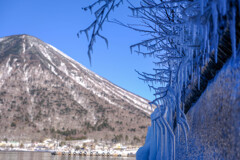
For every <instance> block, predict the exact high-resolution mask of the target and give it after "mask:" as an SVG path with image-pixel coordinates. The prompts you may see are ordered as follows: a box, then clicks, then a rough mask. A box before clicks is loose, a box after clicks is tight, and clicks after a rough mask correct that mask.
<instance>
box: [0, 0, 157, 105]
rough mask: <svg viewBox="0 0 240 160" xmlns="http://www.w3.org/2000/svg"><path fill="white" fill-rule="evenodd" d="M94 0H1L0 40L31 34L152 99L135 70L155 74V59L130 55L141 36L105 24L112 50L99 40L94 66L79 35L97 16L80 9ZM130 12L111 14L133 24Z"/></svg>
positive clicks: (101, 74)
mask: <svg viewBox="0 0 240 160" xmlns="http://www.w3.org/2000/svg"><path fill="white" fill-rule="evenodd" d="M91 2H92V0H71V1H67V0H0V22H1V23H0V37H4V36H9V35H14V34H29V35H32V36H35V37H38V38H39V39H41V40H43V41H44V42H46V43H49V44H51V45H53V46H55V47H56V48H58V49H59V50H61V51H63V52H64V53H65V54H67V55H68V56H70V57H72V58H73V59H75V60H76V61H78V62H79V63H81V64H83V65H84V66H85V67H87V68H88V69H90V70H92V71H93V72H95V73H97V74H98V75H100V76H102V77H104V78H106V79H108V80H109V81H111V82H113V83H114V84H117V85H118V86H120V87H122V88H124V89H126V90H128V91H131V92H133V93H135V94H137V95H140V96H142V97H144V98H147V99H149V100H153V98H154V97H153V96H152V93H151V92H150V91H149V88H148V87H147V84H145V83H144V82H143V81H141V80H139V79H138V74H137V73H136V72H135V71H134V70H135V69H136V70H138V71H144V72H152V68H153V67H154V66H153V63H152V61H153V59H151V58H148V57H147V58H144V57H143V56H141V55H137V54H136V53H133V54H131V53H130V49H129V46H130V45H131V44H134V43H137V42H139V41H141V40H142V39H144V36H142V35H141V33H138V32H134V31H132V30H130V29H128V28H124V27H122V26H119V25H116V24H113V23H106V24H105V25H104V27H103V31H102V35H104V36H105V37H107V38H108V41H109V47H108V48H107V47H106V44H105V42H104V41H103V40H101V39H97V43H96V44H95V45H94V48H93V51H94V53H93V55H92V66H90V63H89V59H88V56H87V45H88V42H87V39H86V37H85V35H82V36H81V37H80V39H78V38H77V36H76V34H77V32H78V31H79V30H80V29H84V28H85V27H87V26H88V25H89V24H90V23H91V21H92V20H93V19H94V16H92V15H91V13H89V12H84V11H83V10H82V9H81V8H82V7H84V6H87V5H89V4H90V3H91ZM128 15H131V12H130V11H129V10H128V9H127V6H126V5H124V6H122V7H121V8H119V9H118V10H115V12H114V13H113V14H112V16H111V17H112V18H113V17H114V18H117V19H119V20H121V21H123V22H126V23H131V22H132V19H131V18H129V16H128Z"/></svg>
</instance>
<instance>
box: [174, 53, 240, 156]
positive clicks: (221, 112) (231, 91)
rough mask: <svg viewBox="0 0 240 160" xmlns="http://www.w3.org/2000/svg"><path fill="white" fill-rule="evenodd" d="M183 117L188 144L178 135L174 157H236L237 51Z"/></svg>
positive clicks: (239, 129) (239, 107)
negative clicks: (187, 126) (186, 127)
mask: <svg viewBox="0 0 240 160" xmlns="http://www.w3.org/2000/svg"><path fill="white" fill-rule="evenodd" d="M187 117H188V123H189V125H190V131H189V132H188V148H187V149H186V144H185V141H184V138H183V137H181V138H180V141H179V142H178V143H177V157H176V159H184V160H185V159H204V160H206V159H207V160H208V159H209V160H212V159H227V160H235V159H240V56H239V55H238V57H237V59H236V60H235V61H234V60H232V59H230V60H229V62H228V63H226V64H225V66H224V67H223V69H222V70H221V71H220V72H219V73H218V74H217V76H216V77H215V78H214V80H213V81H212V82H210V83H209V84H208V87H207V89H206V90H205V91H204V92H203V94H202V95H201V97H200V98H199V100H198V101H197V102H196V104H195V105H194V106H193V107H192V108H191V109H190V110H189V112H188V113H187ZM182 135H183V134H182Z"/></svg>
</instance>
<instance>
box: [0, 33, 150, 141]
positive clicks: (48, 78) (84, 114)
mask: <svg viewBox="0 0 240 160" xmlns="http://www.w3.org/2000/svg"><path fill="white" fill-rule="evenodd" d="M0 95H1V98H0V108H1V112H0V119H2V120H1V121H0V125H1V126H5V127H9V126H10V129H8V130H4V127H1V129H0V133H4V135H7V134H9V133H6V132H8V131H9V132H12V133H13V134H12V135H13V136H14V137H15V138H16V136H17V135H19V133H20V132H21V133H23V135H25V136H23V137H25V138H27V137H28V136H29V135H27V133H28V132H33V134H32V136H36V135H38V134H40V133H41V135H39V136H40V137H42V136H44V135H48V136H50V137H52V136H54V135H55V136H56V135H58V136H61V137H66V134H67V135H68V136H73V137H78V136H86V135H84V133H86V132H89V134H88V135H87V136H88V137H89V138H93V137H96V138H110V137H112V138H114V135H119V134H121V135H122V136H125V135H130V137H132V138H133V137H134V136H138V137H141V136H144V135H145V134H146V128H147V127H146V126H147V125H148V124H149V123H150V120H149V114H150V113H151V109H150V108H149V105H148V101H147V100H146V99H144V98H141V97H139V96H137V95H135V94H133V93H130V92H128V91H126V90H124V89H122V88H121V87H119V86H116V85H114V84H112V83H111V82H109V81H108V80H106V79H104V78H102V77H100V76H98V75H97V74H95V73H93V72H92V71H90V70H88V69H87V68H85V67H84V66H82V65H81V64H79V63H78V62H76V61H75V60H73V59H71V58H70V57H68V56H67V55H66V54H64V53H63V52H61V51H59V50H58V49H56V48H55V47H53V46H51V45H50V44H47V43H44V42H43V41H41V40H39V39H38V38H36V37H33V36H29V35H25V34H23V35H14V36H8V37H4V38H1V39H0ZM134 119H137V120H134ZM11 123H15V124H16V126H17V127H15V128H11V125H10V124H11ZM26 124H27V126H26ZM22 128H25V129H24V130H23V129H22ZM36 131H37V132H36ZM69 131H72V132H69ZM106 131H108V132H109V133H108V132H106ZM100 132H101V133H107V134H109V135H108V136H106V135H104V134H99V133H100ZM0 135H1V134H0ZM1 136H2V135H1ZM30 138H31V136H30ZM140 139H141V138H140ZM135 140H136V138H135Z"/></svg>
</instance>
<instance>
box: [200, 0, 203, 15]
mask: <svg viewBox="0 0 240 160" xmlns="http://www.w3.org/2000/svg"><path fill="white" fill-rule="evenodd" d="M203 3H204V0H200V7H201V15H203V8H204V4H203Z"/></svg>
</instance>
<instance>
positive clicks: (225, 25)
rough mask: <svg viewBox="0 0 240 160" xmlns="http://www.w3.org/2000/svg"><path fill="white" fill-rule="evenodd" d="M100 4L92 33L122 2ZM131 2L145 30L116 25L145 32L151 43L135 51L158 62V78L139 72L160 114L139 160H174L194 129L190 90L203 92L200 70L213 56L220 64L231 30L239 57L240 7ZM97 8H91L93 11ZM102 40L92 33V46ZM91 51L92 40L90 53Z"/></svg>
mask: <svg viewBox="0 0 240 160" xmlns="http://www.w3.org/2000/svg"><path fill="white" fill-rule="evenodd" d="M97 2H98V3H99V4H101V3H103V5H100V6H101V7H100V9H98V10H97V11H96V12H95V16H96V21H94V23H93V24H91V25H90V26H89V27H88V28H87V29H86V30H84V31H85V32H87V33H88V32H89V30H90V29H92V28H93V30H95V27H93V26H95V25H97V24H98V25H97V26H98V27H99V28H101V27H102V24H103V23H102V21H101V20H102V19H101V18H99V17H98V16H102V17H104V15H106V14H105V13H100V12H99V11H105V9H106V8H107V6H108V8H109V6H114V4H118V3H119V2H120V0H108V1H101V0H98V1H97ZM97 2H96V3H97ZM121 2H122V1H121ZM128 2H129V5H130V9H131V10H132V13H133V16H134V17H135V18H137V19H139V20H140V23H141V24H140V25H139V26H140V27H139V28H136V27H135V26H133V25H127V24H123V23H120V22H118V21H117V23H119V24H120V25H123V26H126V27H129V28H131V29H134V30H136V31H140V32H144V33H145V34H146V36H145V37H146V39H145V40H143V41H142V42H139V43H136V44H134V45H132V46H131V47H130V48H131V50H133V49H136V50H135V52H137V53H140V54H143V55H144V56H146V55H149V56H154V57H155V58H156V62H155V64H156V68H154V69H153V70H154V73H152V74H150V73H140V72H138V73H139V75H140V79H142V80H144V81H146V82H147V83H149V88H150V89H151V90H154V92H155V93H154V95H155V97H156V98H155V100H153V101H152V102H151V103H150V105H153V106H155V107H157V108H156V109H155V111H154V112H153V113H152V115H151V121H152V126H151V127H150V128H149V129H148V134H147V138H146V143H145V145H144V146H143V147H142V148H140V149H139V151H138V153H137V159H144V160H145V159H151V160H152V159H171V160H173V159H175V143H177V141H178V139H179V133H180V129H181V130H182V131H183V132H182V133H184V136H185V140H186V142H187V131H188V130H189V126H188V123H187V119H186V116H185V113H184V110H185V109H184V103H185V90H186V88H187V86H188V85H189V84H190V83H191V82H197V83H198V89H200V88H201V85H200V79H201V70H202V68H203V67H204V66H205V65H206V64H207V63H208V62H209V59H210V56H211V55H212V54H214V58H215V63H218V46H219V39H220V38H221V36H222V35H223V33H225V32H226V30H229V31H230V37H231V43H232V54H233V57H234V58H235V57H236V54H237V52H236V51H237V50H238V49H239V46H240V45H239V44H236V43H237V41H236V17H237V14H238V13H237V11H239V7H240V1H239V0H192V1H186V0H161V1H159V0H141V1H140V6H139V7H136V6H134V5H133V4H131V1H128ZM96 3H94V4H93V5H90V6H89V7H87V8H88V9H92V7H94V6H95V5H96ZM87 8H85V9H87ZM107 11H109V10H107ZM107 13H109V12H107ZM107 16H108V15H107ZM81 32H83V31H81ZM97 34H98V33H94V32H93V33H92V39H93V40H94V39H95V38H94V37H95V36H97ZM92 45H93V43H92V40H91V41H90V43H89V46H90V47H89V50H90V51H92ZM186 145H187V144H186Z"/></svg>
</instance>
